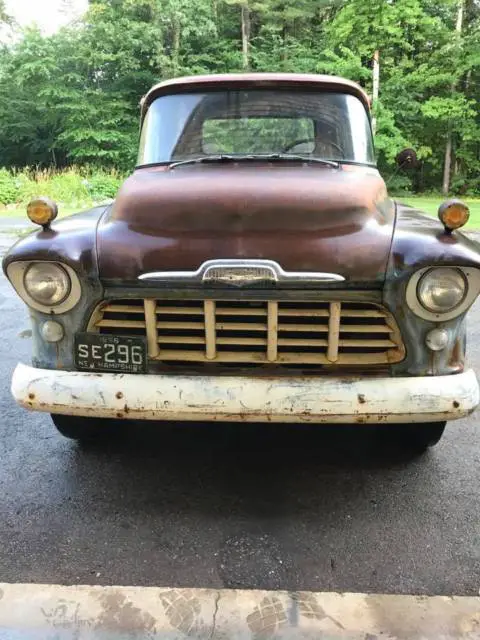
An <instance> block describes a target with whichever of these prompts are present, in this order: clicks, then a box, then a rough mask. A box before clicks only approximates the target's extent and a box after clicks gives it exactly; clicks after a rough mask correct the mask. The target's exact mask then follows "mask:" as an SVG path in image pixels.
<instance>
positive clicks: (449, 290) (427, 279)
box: [417, 267, 467, 313]
mask: <svg viewBox="0 0 480 640" xmlns="http://www.w3.org/2000/svg"><path fill="white" fill-rule="evenodd" d="M466 294H467V282H466V280H465V276H464V275H463V273H462V272H461V271H460V270H459V269H453V268H450V267H438V268H435V269H429V270H428V271H427V272H426V273H425V274H424V275H423V276H422V277H421V278H420V280H419V282H418V285H417V296H418V299H419V301H420V304H421V305H422V306H423V307H424V308H425V309H427V311H431V312H432V313H447V312H448V311H452V310H453V309H455V308H456V307H458V305H459V304H461V303H462V302H463V300H464V299H465V296H466Z"/></svg>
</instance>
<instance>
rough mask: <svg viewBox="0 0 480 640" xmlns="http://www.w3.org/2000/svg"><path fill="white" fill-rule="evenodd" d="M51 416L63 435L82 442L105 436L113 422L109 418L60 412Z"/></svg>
mask: <svg viewBox="0 0 480 640" xmlns="http://www.w3.org/2000/svg"><path fill="white" fill-rule="evenodd" d="M50 417H51V418H52V422H53V424H54V425H55V426H56V427H57V430H58V431H59V433H61V434H62V436H65V438H70V439H71V440H78V441H81V442H92V441H94V440H100V439H102V438H105V437H106V436H107V435H108V430H109V427H110V426H111V423H112V422H113V421H112V420H109V419H108V418H84V417H80V416H64V415H60V414H58V413H52V414H50Z"/></svg>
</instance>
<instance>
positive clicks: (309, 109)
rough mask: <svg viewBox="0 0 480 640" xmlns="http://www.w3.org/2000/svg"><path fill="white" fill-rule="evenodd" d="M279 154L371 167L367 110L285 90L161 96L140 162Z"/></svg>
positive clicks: (355, 102) (335, 98)
mask: <svg viewBox="0 0 480 640" xmlns="http://www.w3.org/2000/svg"><path fill="white" fill-rule="evenodd" d="M279 153H281V154H284V153H286V154H288V153H291V154H292V155H297V156H298V155H304V156H306V157H311V158H320V159H325V160H336V161H340V162H341V161H345V162H355V163H357V162H358V163H362V164H363V163H365V164H374V163H375V159H374V154H373V144H372V133H371V128H370V122H369V118H368V115H367V112H366V110H365V107H364V106H363V104H362V102H361V101H360V100H359V99H358V98H356V97H355V96H353V95H349V94H345V93H329V92H328V93H327V92H324V93H321V92H318V91H309V92H306V91H292V90H291V89H289V90H288V91H287V90H281V89H277V90H274V91H272V90H268V91H267V90H260V89H249V90H239V91H232V90H229V91H211V92H208V93H187V94H185V93H181V94H173V95H168V96H163V97H160V98H157V99H156V100H155V101H154V102H153V103H152V104H151V105H150V107H149V110H148V112H147V115H146V117H145V120H144V123H143V129H142V135H141V141H140V153H139V159H138V164H139V165H145V164H156V163H164V162H165V163H167V162H178V161H182V160H193V159H195V158H202V157H205V156H207V157H208V156H209V155H213V156H218V155H219V154H229V155H232V154H233V155H235V154H237V155H239V156H242V155H256V156H257V155H260V156H261V155H269V154H279Z"/></svg>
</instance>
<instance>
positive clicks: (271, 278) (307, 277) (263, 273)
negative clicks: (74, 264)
mask: <svg viewBox="0 0 480 640" xmlns="http://www.w3.org/2000/svg"><path fill="white" fill-rule="evenodd" d="M138 279H139V280H147V281H152V282H167V281H175V282H183V283H185V284H189V283H190V284H194V283H205V284H217V283H218V284H227V285H232V286H235V287H247V286H249V285H253V284H258V283H261V282H264V283H272V284H276V283H289V282H290V283H295V282H298V283H311V284H315V283H317V284H324V283H327V282H343V281H344V280H345V278H344V277H343V276H341V275H339V274H336V273H321V272H308V271H298V272H294V271H284V270H283V269H282V267H281V266H280V265H279V264H278V263H277V262H274V261H273V260H234V259H224V260H207V262H204V263H203V264H202V265H201V267H200V268H199V269H197V271H153V272H151V273H143V274H142V275H140V276H139V278H138Z"/></svg>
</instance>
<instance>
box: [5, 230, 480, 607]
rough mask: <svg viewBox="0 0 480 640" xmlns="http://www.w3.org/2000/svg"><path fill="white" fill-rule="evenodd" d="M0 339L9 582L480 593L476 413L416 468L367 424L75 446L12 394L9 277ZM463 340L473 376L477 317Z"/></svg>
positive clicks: (131, 436) (206, 429)
mask: <svg viewBox="0 0 480 640" xmlns="http://www.w3.org/2000/svg"><path fill="white" fill-rule="evenodd" d="M4 237H5V234H0V239H1V238H4ZM11 239H12V238H11V237H10V238H9V240H8V242H10V240H11ZM5 242H7V240H5ZM0 330H1V335H2V337H3V340H2V342H1V343H0V362H1V367H2V371H1V377H2V380H3V384H2V385H0V416H1V437H0V456H1V458H0V459H1V465H0V487H1V499H0V539H1V540H2V545H1V547H0V581H2V582H24V583H29V582H34V583H59V584H67V585H68V584H92V583H95V584H100V585H112V584H113V585H152V586H153V585H155V586H167V585H168V586H169V587H171V588H174V587H209V588H235V589H237V588H238V589H249V588H255V589H282V590H289V591H291V590H295V591H297V590H314V591H341V592H343V591H353V592H366V593H387V594H388V593H399V594H442V595H468V596H472V595H478V593H479V588H480V508H479V507H480V500H479V479H480V472H479V468H480V446H479V445H480V435H479V417H478V416H479V414H478V413H475V414H473V415H472V416H470V417H469V418H468V419H464V420H460V421H458V422H457V423H452V424H451V425H450V426H449V427H448V428H447V431H446V435H445V437H444V439H443V440H442V442H441V443H440V444H439V445H438V446H437V447H436V448H435V449H433V450H432V451H431V452H430V453H428V454H427V455H425V456H423V457H421V458H417V459H408V458H407V457H402V456H399V455H398V454H397V453H396V452H395V450H394V449H392V447H391V446H390V445H389V444H388V438H386V439H385V438H384V439H383V441H382V442H379V440H378V438H377V437H376V436H375V433H374V432H373V431H372V430H371V429H368V428H366V427H364V426H355V427H324V426H305V425H300V426H296V425H245V424H238V425H237V424H228V425H219V424H215V425H209V424H189V425H181V424H167V425H166V424H163V425H160V424H149V425H143V424H132V425H130V426H129V427H126V428H124V429H121V430H119V432H118V434H117V436H116V437H115V438H114V439H112V440H111V441H110V442H107V443H103V444H99V445H97V446H95V447H82V446H79V445H77V444H75V443H73V442H70V441H68V440H65V439H63V438H62V437H60V436H59V435H57V433H56V431H55V429H54V428H53V426H52V424H51V422H50V420H49V417H48V415H45V414H30V413H27V412H26V411H24V410H22V409H20V408H18V407H17V406H16V405H15V404H14V402H13V400H12V399H11V397H10V392H9V380H10V376H11V373H12V370H13V368H14V366H15V364H16V363H17V361H19V360H21V361H23V362H28V360H29V354H30V338H29V336H30V333H29V324H28V316H27V311H26V309H25V307H24V305H23V304H22V303H21V302H20V301H19V299H18V298H17V297H16V296H15V295H14V294H13V292H12V290H11V288H10V286H9V284H8V283H7V281H6V280H5V279H4V278H3V276H2V277H1V278H0ZM468 342H469V353H470V360H471V364H472V365H473V367H474V368H475V369H476V370H477V371H478V372H480V305H479V304H477V305H476V306H475V308H474V309H473V311H472V312H471V314H470V322H469V339H468Z"/></svg>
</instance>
